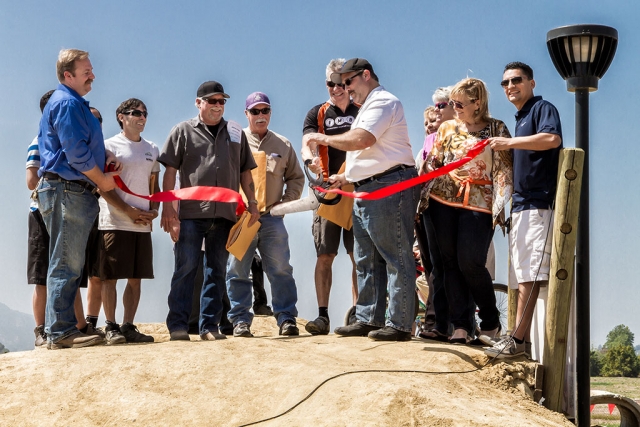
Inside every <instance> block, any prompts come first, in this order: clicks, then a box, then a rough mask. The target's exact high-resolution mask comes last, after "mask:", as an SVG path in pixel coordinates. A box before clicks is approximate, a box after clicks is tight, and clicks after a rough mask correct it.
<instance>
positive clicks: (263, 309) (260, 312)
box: [253, 305, 273, 316]
mask: <svg viewBox="0 0 640 427" xmlns="http://www.w3.org/2000/svg"><path fill="white" fill-rule="evenodd" d="M253 314H255V315H256V316H273V310H271V307H269V306H268V305H254V306H253Z"/></svg>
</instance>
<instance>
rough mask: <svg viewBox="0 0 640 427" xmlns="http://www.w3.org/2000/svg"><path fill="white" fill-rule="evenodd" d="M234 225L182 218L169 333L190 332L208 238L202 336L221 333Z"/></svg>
mask: <svg viewBox="0 0 640 427" xmlns="http://www.w3.org/2000/svg"><path fill="white" fill-rule="evenodd" d="M231 227H233V222H231V221H229V220H228V219H224V218H208V219H182V220H180V236H179V237H178V241H177V242H176V246H175V251H174V255H175V269H174V272H173V277H172V278H171V290H170V291H169V299H168V301H169V314H168V315H167V328H168V329H169V332H173V331H187V330H189V314H190V312H191V306H192V302H193V284H194V280H195V277H196V272H197V270H198V263H199V260H200V251H201V248H202V239H204V248H205V250H204V281H203V285H202V292H201V293H200V322H199V325H198V329H199V331H200V335H205V334H207V333H208V332H218V325H219V324H220V318H221V317H222V298H223V294H224V286H225V284H224V276H225V267H226V265H227V259H228V257H229V252H227V249H226V247H225V246H226V243H227V237H228V236H229V231H230V230H231Z"/></svg>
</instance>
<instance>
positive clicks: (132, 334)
mask: <svg viewBox="0 0 640 427" xmlns="http://www.w3.org/2000/svg"><path fill="white" fill-rule="evenodd" d="M120 332H122V335H124V338H125V339H126V340H127V342H153V337H152V336H151V335H145V334H143V333H140V331H139V330H138V328H137V327H136V325H134V324H133V323H129V322H127V323H123V324H122V326H120Z"/></svg>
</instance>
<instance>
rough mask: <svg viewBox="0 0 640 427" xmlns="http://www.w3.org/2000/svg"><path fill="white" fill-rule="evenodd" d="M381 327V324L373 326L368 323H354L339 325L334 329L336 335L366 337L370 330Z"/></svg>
mask: <svg viewBox="0 0 640 427" xmlns="http://www.w3.org/2000/svg"><path fill="white" fill-rule="evenodd" d="M378 329H380V327H379V326H371V325H367V324H366V323H360V322H358V323H354V324H353V325H349V326H339V327H337V328H335V329H334V330H333V332H334V333H335V334H336V335H341V336H343V337H366V336H367V335H369V332H371V331H376V330H378Z"/></svg>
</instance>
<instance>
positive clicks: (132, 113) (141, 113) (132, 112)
mask: <svg viewBox="0 0 640 427" xmlns="http://www.w3.org/2000/svg"><path fill="white" fill-rule="evenodd" d="M122 114H126V115H127V116H133V117H140V116H144V118H145V119H146V118H147V115H148V114H149V113H147V112H146V111H142V110H130V111H124V112H123V113H122ZM100 123H102V121H101V122H100Z"/></svg>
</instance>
